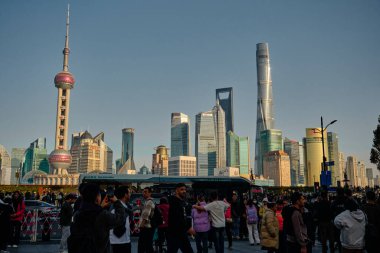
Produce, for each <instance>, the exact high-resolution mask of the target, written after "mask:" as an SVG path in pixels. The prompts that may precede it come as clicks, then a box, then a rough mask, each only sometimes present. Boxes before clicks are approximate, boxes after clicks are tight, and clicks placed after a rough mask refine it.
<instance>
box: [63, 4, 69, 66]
mask: <svg viewBox="0 0 380 253" xmlns="http://www.w3.org/2000/svg"><path fill="white" fill-rule="evenodd" d="M69 28H70V4H67V17H66V37H65V48H64V49H63V71H69V54H70V49H69Z"/></svg>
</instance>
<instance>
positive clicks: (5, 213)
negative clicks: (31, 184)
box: [0, 196, 13, 253]
mask: <svg viewBox="0 0 380 253" xmlns="http://www.w3.org/2000/svg"><path fill="white" fill-rule="evenodd" d="M2 197H3V196H2ZM3 199H4V198H0V228H1V229H0V252H1V253H9V251H7V241H8V238H9V236H10V233H11V214H12V213H13V208H12V206H11V199H9V198H6V199H4V201H3Z"/></svg>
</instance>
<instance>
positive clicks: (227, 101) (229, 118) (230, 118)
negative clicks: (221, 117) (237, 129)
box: [216, 87, 234, 133]
mask: <svg viewBox="0 0 380 253" xmlns="http://www.w3.org/2000/svg"><path fill="white" fill-rule="evenodd" d="M216 101H217V103H218V101H219V104H220V106H221V107H222V108H223V111H224V113H225V126H226V133H228V131H232V132H233V131H234V110H233V105H234V103H233V89H232V87H228V88H221V89H216Z"/></svg>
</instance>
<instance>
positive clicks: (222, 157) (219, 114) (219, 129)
mask: <svg viewBox="0 0 380 253" xmlns="http://www.w3.org/2000/svg"><path fill="white" fill-rule="evenodd" d="M212 114H213V116H214V127H215V136H216V146H217V153H218V155H217V160H216V166H217V168H224V167H226V125H225V114H224V110H223V108H222V107H221V106H220V104H219V101H218V100H217V101H216V105H215V106H214V108H213V109H212Z"/></svg>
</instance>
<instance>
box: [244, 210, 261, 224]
mask: <svg viewBox="0 0 380 253" xmlns="http://www.w3.org/2000/svg"><path fill="white" fill-rule="evenodd" d="M257 221H258V217H257V210H256V207H255V206H252V207H249V206H247V223H248V224H256V223H257Z"/></svg>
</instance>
